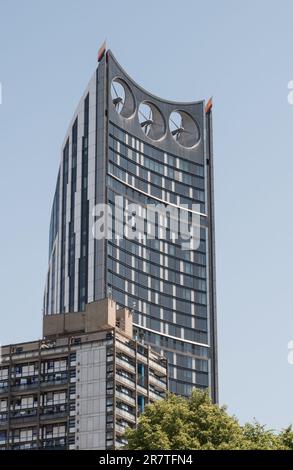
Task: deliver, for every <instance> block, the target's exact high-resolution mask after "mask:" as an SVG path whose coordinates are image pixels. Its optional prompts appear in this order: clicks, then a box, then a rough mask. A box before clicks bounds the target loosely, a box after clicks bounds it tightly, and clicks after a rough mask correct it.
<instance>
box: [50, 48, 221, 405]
mask: <svg viewBox="0 0 293 470" xmlns="http://www.w3.org/2000/svg"><path fill="white" fill-rule="evenodd" d="M117 201H118V202H117ZM133 203H136V204H139V205H140V207H141V210H140V213H139V214H136V216H137V219H139V218H140V219H142V220H143V223H145V218H144V215H145V214H144V212H145V210H146V207H147V206H148V205H153V206H158V205H160V206H161V208H162V207H163V208H166V210H167V209H168V210H170V208H173V209H178V208H179V209H180V210H182V211H183V212H184V213H185V215H186V217H187V220H188V221H190V219H191V218H192V216H195V215H196V216H197V217H198V220H199V223H200V235H199V238H200V243H199V246H198V247H197V248H196V249H185V248H183V246H182V240H180V238H174V234H173V233H172V230H171V229H170V226H169V225H168V224H167V226H166V227H165V225H164V223H165V222H162V221H160V219H158V218H156V219H155V220H154V222H153V227H152V228H153V230H154V233H155V236H154V237H153V238H150V237H141V238H139V237H138V238H136V239H133V238H131V237H129V236H127V234H126V235H125V236H123V237H120V236H119V234H117V224H118V227H119V223H122V222H123V223H124V222H125V221H121V220H119V215H118V216H117V217H116V210H117V206H119V205H121V207H120V208H121V209H125V207H126V206H128V205H129V204H133ZM97 204H107V205H108V207H110V208H111V209H112V214H113V219H112V221H113V224H112V226H111V224H110V226H109V227H108V232H107V234H108V235H109V232H110V234H111V236H107V237H106V238H100V239H98V238H97V237H96V236H94V235H95V233H94V232H93V227H94V226H95V222H96V220H97V214H96V211H95V208H96V205H97ZM118 208H119V207H118ZM118 212H119V211H118ZM170 217H171V218H172V216H170ZM164 220H165V219H164ZM167 220H169V222H170V218H169V219H168V216H167ZM164 228H166V230H165V231H164ZM162 231H163V232H164V236H162V233H161V232H162ZM119 233H120V232H119ZM215 282H216V281H215V245H214V201H213V149H212V112H211V108H210V106H208V107H205V102H204V101H196V102H190V103H181V102H171V101H167V100H164V99H161V98H158V97H156V96H154V95H152V94H151V93H149V92H148V91H146V90H144V89H143V88H142V87H141V86H139V85H138V84H137V83H135V81H134V80H132V79H131V78H130V77H129V76H128V75H127V73H126V72H125V71H124V70H123V69H122V67H121V66H120V65H119V64H118V62H117V61H116V59H115V58H114V56H113V54H112V53H111V51H107V52H106V51H105V53H104V54H102V55H101V57H100V62H99V65H98V67H97V69H96V71H95V73H94V75H93V77H92V79H91V80H90V83H89V85H88V87H87V88H86V91H85V93H84V95H83V96H82V98H81V101H80V103H79V105H78V108H77V110H76V112H75V113H74V116H73V119H72V122H71V123H70V126H69V129H68V132H67V134H66V137H65V140H64V143H63V146H62V158H61V164H60V169H59V174H58V178H57V185H56V191H55V197H54V202H53V209H52V216H51V224H50V241H49V268H48V275H47V281H46V288H45V295H44V318H46V317H49V316H50V315H55V314H61V315H62V314H66V313H71V314H74V312H78V311H83V310H84V309H85V308H86V305H87V304H88V303H90V302H93V301H97V300H100V299H103V298H105V297H110V298H113V299H114V300H115V301H116V302H117V304H118V305H119V306H121V307H123V306H126V307H128V308H130V309H131V310H133V312H134V329H135V331H136V334H138V335H140V336H141V337H142V336H143V337H144V340H145V342H146V343H147V344H150V345H152V347H153V348H156V350H157V351H158V352H159V353H164V354H165V355H166V356H167V358H168V361H169V378H170V390H171V391H172V392H175V393H177V394H181V395H185V396H188V395H189V394H190V393H191V390H192V388H193V387H198V388H207V387H209V389H210V390H211V395H212V398H213V400H214V401H217V397H218V387H217V332H216V293H215V292H216V284H215Z"/></svg>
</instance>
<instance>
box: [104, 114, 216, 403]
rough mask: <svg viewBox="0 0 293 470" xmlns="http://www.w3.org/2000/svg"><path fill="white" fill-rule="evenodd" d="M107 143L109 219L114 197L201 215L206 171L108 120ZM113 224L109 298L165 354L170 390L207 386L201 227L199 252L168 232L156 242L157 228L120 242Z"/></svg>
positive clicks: (187, 391) (183, 391)
mask: <svg viewBox="0 0 293 470" xmlns="http://www.w3.org/2000/svg"><path fill="white" fill-rule="evenodd" d="M108 142H109V149H108V150H109V154H108V155H109V161H108V178H107V188H108V191H107V195H108V204H109V205H110V207H112V208H113V210H112V212H113V214H114V213H115V196H119V195H122V196H123V199H122V201H123V204H127V203H133V202H134V203H139V205H140V206H141V207H142V208H143V207H145V206H146V205H147V204H158V202H160V203H163V204H164V205H165V206H167V205H169V204H170V203H171V204H174V205H179V206H180V205H182V204H184V207H188V208H189V209H190V210H191V209H192V205H193V204H200V211H201V213H203V214H204V211H205V191H204V187H205V184H204V166H203V165H199V164H194V163H192V162H190V161H187V160H184V159H181V158H179V157H176V156H175V155H170V154H168V153H166V152H163V151H161V150H158V149H156V148H154V147H152V146H150V145H147V144H146V143H144V142H143V141H142V140H140V139H137V138H136V137H134V136H132V135H130V134H129V133H127V132H125V131H123V130H122V129H121V128H119V127H118V126H116V125H114V124H113V123H111V122H110V123H109V140H108ZM116 205H117V203H116ZM202 218H203V219H204V216H203V217H202ZM115 222H116V220H115V219H113V224H112V227H114V229H113V234H112V237H111V239H110V240H108V245H107V287H108V292H109V293H110V294H111V295H112V296H113V298H114V299H115V300H116V301H117V302H118V303H119V304H120V305H126V306H127V307H129V308H130V309H132V310H133V311H134V323H135V324H136V325H137V328H138V330H139V327H140V326H141V327H143V331H144V335H145V339H146V341H147V342H149V343H151V344H152V346H155V347H156V348H157V349H158V350H161V349H163V350H164V351H168V352H169V355H168V359H169V364H170V390H171V391H173V392H175V393H180V394H182V395H189V394H190V390H191V388H192V387H193V386H195V385H196V386H199V387H207V386H209V375H208V374H209V365H208V356H209V354H208V319H207V316H208V314H207V281H206V272H207V268H206V238H207V235H206V230H207V228H205V227H204V224H205V222H204V221H203V223H202V225H203V228H202V229H201V241H200V247H199V249H198V250H196V251H190V250H185V249H183V248H182V246H181V243H180V240H176V242H174V241H172V236H171V233H168V230H166V232H167V233H166V237H165V238H164V239H160V238H159V234H160V232H159V230H160V225H159V223H157V224H156V226H155V227H154V233H156V235H157V237H156V238H154V239H148V238H147V237H146V238H147V239H144V237H142V239H141V240H139V239H138V240H133V239H127V237H124V238H123V239H119V238H118V236H117V235H118V234H117V233H115ZM120 222H121V221H120ZM192 343H200V345H197V346H196V345H195V344H192ZM192 346H193V349H192V348H191V347H192ZM177 351H180V352H181V354H179V352H177ZM191 354H192V356H194V357H192V356H191Z"/></svg>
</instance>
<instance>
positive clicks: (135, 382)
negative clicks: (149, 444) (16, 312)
mask: <svg viewBox="0 0 293 470" xmlns="http://www.w3.org/2000/svg"><path fill="white" fill-rule="evenodd" d="M132 332H133V325H132V313H131V312H130V311H129V310H128V309H120V310H119V309H118V310H117V306H116V303H115V302H114V301H113V300H109V299H104V300H102V301H99V302H93V303H91V304H88V305H87V308H86V310H85V311H84V312H76V315H74V316H69V315H66V314H63V315H51V316H50V317H48V318H46V319H45V324H44V339H43V340H40V341H33V342H30V343H23V344H15V345H10V346H4V347H3V348H2V362H1V363H0V449H12V450H17V449H101V450H103V449H114V448H116V449H117V448H119V447H120V446H122V445H123V444H125V440H124V438H123V433H124V431H125V428H126V426H130V427H134V426H135V425H136V423H137V418H138V415H139V413H141V412H142V411H143V410H144V407H145V405H146V404H147V403H150V402H152V401H154V400H157V399H161V398H163V397H164V396H165V394H166V390H167V386H168V384H167V363H166V359H164V358H163V357H161V356H160V355H158V354H157V353H155V352H154V351H152V350H151V349H150V347H149V346H147V345H145V344H143V343H142V342H138V341H136V340H134V339H132Z"/></svg>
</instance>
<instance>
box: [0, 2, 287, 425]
mask: <svg viewBox="0 0 293 470" xmlns="http://www.w3.org/2000/svg"><path fill="white" fill-rule="evenodd" d="M292 18H293V4H292V2H290V1H285V0H284V1H282V2H277V1H262V0H258V1H257V2H256V1H246V2H239V1H238V2H235V1H232V0H231V1H224V0H222V1H221V2H217V1H194V0H189V1H187V0H180V1H178V0H176V1H173V0H160V1H155V0H148V1H147V2H143V1H137V0H124V1H123V2H122V1H110V0H108V1H107V2H105V1H98V0H96V1H93V0H61V1H60V0H59V1H57V0H50V1H48V0H47V1H37V0H26V1H20V0H19V1H15V0H9V2H8V0H6V1H4V0H0V82H2V88H3V103H2V104H1V105H0V156H1V184H0V192H1V194H0V205H1V232H0V237H1V240H0V295H1V300H0V302H1V307H0V311H1V322H0V340H1V342H2V344H5V343H11V342H17V341H21V340H31V339H35V338H36V337H40V336H41V321H42V317H41V308H42V295H43V287H44V281H45V274H46V270H47V252H48V226H49V217H50V210H51V203H52V196H53V191H54V187H55V182H56V175H57V169H58V164H59V159H60V146H61V143H62V140H63V137H64V134H65V132H66V129H67V125H68V123H69V121H70V119H71V117H72V114H73V112H74V109H75V107H76V105H77V103H78V100H79V98H80V96H81V94H82V93H83V90H84V88H85V86H86V85H87V82H88V80H89V78H90V76H91V74H92V73H93V71H94V69H95V66H96V54H97V50H98V48H99V45H100V44H101V42H102V41H103V40H104V38H105V37H107V39H108V46H109V47H111V49H112V50H113V52H114V54H115V55H116V57H117V59H118V60H119V62H120V63H121V64H122V66H123V67H124V68H125V69H126V70H127V71H128V72H129V74H130V75H131V76H132V77H133V78H134V79H135V80H137V82H138V83H140V84H141V85H142V86H144V87H145V88H146V89H147V90H149V91H151V92H153V93H155V94H156V95H159V96H162V97H165V98H167V99H172V100H197V99H201V98H208V97H209V96H210V95H213V97H214V149H215V178H216V187H215V191H216V212H217V214H216V223H217V225H216V241H217V280H218V282H217V287H218V317H219V359H220V399H221V402H222V403H226V404H227V405H228V409H229V411H230V412H231V413H235V414H236V415H237V416H238V417H239V419H240V420H241V422H243V421H246V420H250V419H252V418H253V417H254V416H255V417H256V418H257V419H258V420H260V421H261V422H262V423H266V424H268V426H270V427H272V428H277V429H278V428H281V427H282V426H285V425H287V424H288V423H289V422H293V407H292V396H293V366H292V365H291V366H290V365H289V364H288V362H287V343H288V341H289V340H291V339H293V300H292V292H293V287H292V283H293V275H292V271H293V252H292V239H293V222H292V201H293V186H292V180H293V132H292V129H293V106H292V105H291V106H290V105H289V104H288V102H287V94H288V90H287V84H288V81H289V80H293V28H292Z"/></svg>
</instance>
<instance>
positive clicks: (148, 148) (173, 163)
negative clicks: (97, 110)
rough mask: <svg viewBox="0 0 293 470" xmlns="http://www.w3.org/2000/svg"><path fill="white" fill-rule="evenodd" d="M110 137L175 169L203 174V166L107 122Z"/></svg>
mask: <svg viewBox="0 0 293 470" xmlns="http://www.w3.org/2000/svg"><path fill="white" fill-rule="evenodd" d="M109 133H110V137H112V138H113V137H114V138H115V140H118V141H120V144H126V146H127V147H129V148H131V149H132V150H133V151H135V152H136V151H141V152H142V153H143V154H144V155H147V156H148V157H151V158H153V159H155V160H157V161H158V162H161V163H164V164H165V165H168V166H170V167H173V168H175V169H179V170H181V171H184V172H187V173H191V174H195V175H198V176H204V166H203V165H201V164H198V163H194V162H191V161H189V160H186V159H184V158H179V157H177V156H175V155H172V154H170V153H168V154H166V153H165V152H163V151H162V150H160V149H158V148H156V147H153V146H152V145H149V144H146V143H145V142H143V141H141V140H140V139H137V138H136V137H134V136H132V135H131V134H128V133H126V132H125V131H124V130H123V129H121V128H119V127H118V126H116V125H115V124H113V123H112V122H110V124H109Z"/></svg>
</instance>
